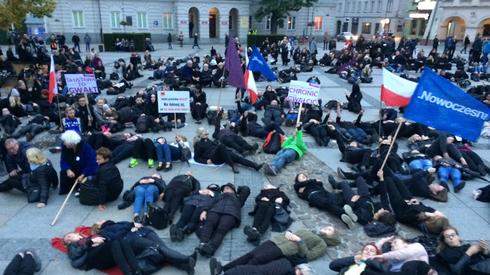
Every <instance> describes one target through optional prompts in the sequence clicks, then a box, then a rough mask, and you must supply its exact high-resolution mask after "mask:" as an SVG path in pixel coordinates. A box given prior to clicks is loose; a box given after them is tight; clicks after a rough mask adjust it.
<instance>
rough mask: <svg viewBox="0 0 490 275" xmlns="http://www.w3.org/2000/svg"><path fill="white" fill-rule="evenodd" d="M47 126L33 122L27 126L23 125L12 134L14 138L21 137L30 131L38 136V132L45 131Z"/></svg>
mask: <svg viewBox="0 0 490 275" xmlns="http://www.w3.org/2000/svg"><path fill="white" fill-rule="evenodd" d="M44 129H46V128H45V126H43V125H41V124H37V123H31V124H27V125H26V126H22V127H21V128H18V129H17V130H15V132H14V133H13V134H12V137H13V138H20V137H21V136H23V135H25V134H27V133H30V134H31V135H32V137H34V136H36V135H37V134H39V133H41V132H42V131H44Z"/></svg>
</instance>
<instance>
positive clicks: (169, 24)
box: [162, 13, 174, 29]
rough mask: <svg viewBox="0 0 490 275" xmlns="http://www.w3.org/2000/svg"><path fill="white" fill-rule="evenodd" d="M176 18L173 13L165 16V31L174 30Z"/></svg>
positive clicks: (163, 24)
mask: <svg viewBox="0 0 490 275" xmlns="http://www.w3.org/2000/svg"><path fill="white" fill-rule="evenodd" d="M173 19H174V16H173V14H171V13H164V14H163V22H162V26H163V28H164V29H172V28H173V27H174V20H173Z"/></svg>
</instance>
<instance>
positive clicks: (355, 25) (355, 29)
mask: <svg viewBox="0 0 490 275" xmlns="http://www.w3.org/2000/svg"><path fill="white" fill-rule="evenodd" d="M358 29H359V23H357V22H354V21H352V25H351V30H350V32H351V33H352V34H357V32H358Z"/></svg>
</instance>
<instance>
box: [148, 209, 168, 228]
mask: <svg viewBox="0 0 490 275" xmlns="http://www.w3.org/2000/svg"><path fill="white" fill-rule="evenodd" d="M148 223H149V224H150V225H151V226H153V227H154V228H155V229H164V228H166V227H167V225H168V215H167V212H166V211H165V210H163V207H161V206H160V205H158V204H156V203H152V204H150V205H148Z"/></svg>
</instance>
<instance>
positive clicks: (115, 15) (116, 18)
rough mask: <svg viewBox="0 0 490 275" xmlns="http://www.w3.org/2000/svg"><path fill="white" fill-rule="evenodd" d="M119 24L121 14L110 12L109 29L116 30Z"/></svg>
mask: <svg viewBox="0 0 490 275" xmlns="http://www.w3.org/2000/svg"><path fill="white" fill-rule="evenodd" d="M120 24H121V12H119V11H112V12H111V28H113V29H118V28H120Z"/></svg>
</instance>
